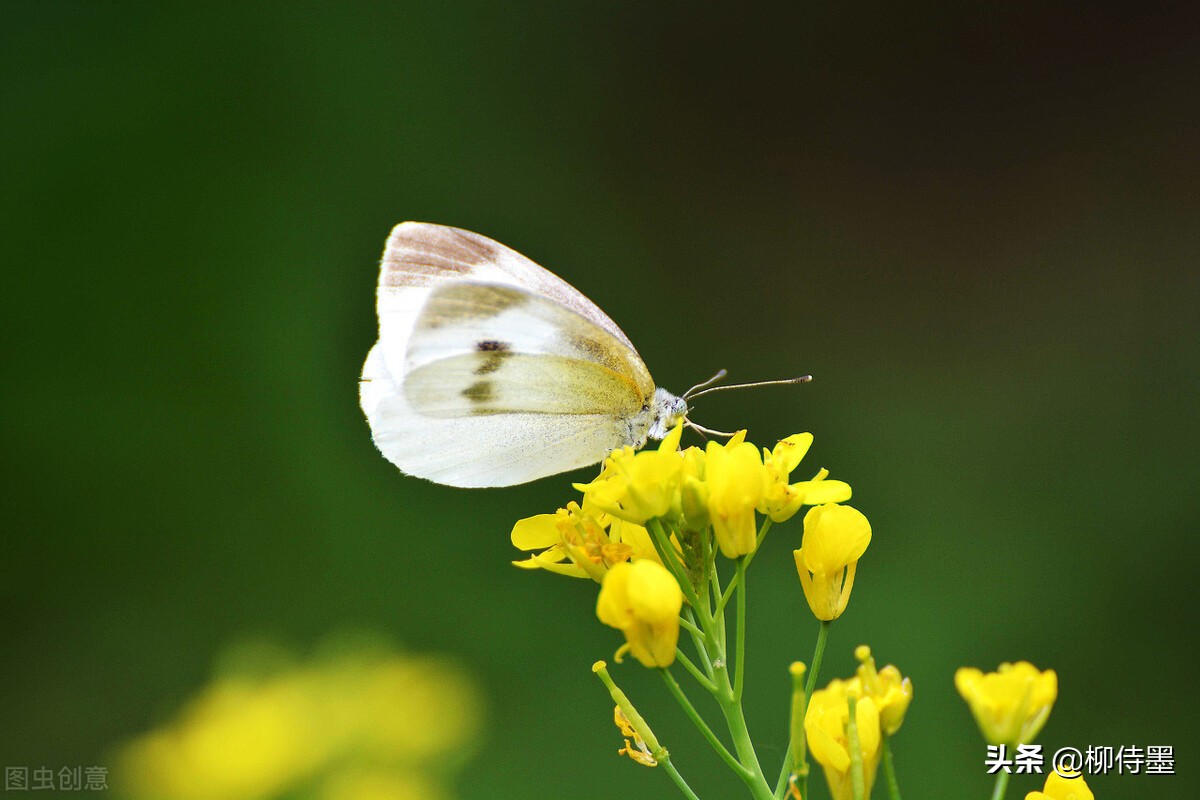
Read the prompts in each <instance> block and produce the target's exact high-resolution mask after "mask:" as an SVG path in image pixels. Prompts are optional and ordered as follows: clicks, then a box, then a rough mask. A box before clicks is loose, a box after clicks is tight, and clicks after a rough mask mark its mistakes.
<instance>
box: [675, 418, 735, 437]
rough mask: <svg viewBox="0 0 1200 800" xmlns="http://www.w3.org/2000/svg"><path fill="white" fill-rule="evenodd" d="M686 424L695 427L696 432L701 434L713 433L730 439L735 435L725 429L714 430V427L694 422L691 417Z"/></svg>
mask: <svg viewBox="0 0 1200 800" xmlns="http://www.w3.org/2000/svg"><path fill="white" fill-rule="evenodd" d="M686 424H687V426H688V427H689V428H693V429H695V430H696V432H697V433H699V434H700V435H701V436H703V435H704V434H706V433H711V434H712V435H713V436H724V437H725V438H726V439H728V438H729V437H730V436H733V434H732V433H726V432H725V431H714V430H713V429H712V428H706V427H704V426H703V425H697V424H696V423H694V422H692V421H691V420H690V419H689V420H687V422H686Z"/></svg>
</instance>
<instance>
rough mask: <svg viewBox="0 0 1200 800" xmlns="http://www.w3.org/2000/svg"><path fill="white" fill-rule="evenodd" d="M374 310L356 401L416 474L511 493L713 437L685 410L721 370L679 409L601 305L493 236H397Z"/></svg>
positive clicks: (409, 228)
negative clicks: (691, 433)
mask: <svg viewBox="0 0 1200 800" xmlns="http://www.w3.org/2000/svg"><path fill="white" fill-rule="evenodd" d="M376 301H377V302H376V310H377V311H378V314H379V340H378V341H377V342H376V343H375V346H374V347H372V348H371V351H370V353H368V354H367V360H366V363H365V364H364V365H363V371H362V379H361V381H360V382H359V400H360V402H361V404H362V409H363V412H364V413H365V414H366V416H367V421H368V423H369V424H370V427H371V435H372V438H373V439H374V441H375V445H376V446H377V447H378V448H379V450H380V452H382V453H383V455H384V456H385V457H386V458H387V459H388V460H389V461H391V462H392V463H393V464H395V465H396V466H397V467H399V468H400V469H401V470H402V471H403V472H406V473H408V474H409V475H415V476H417V477H420V478H425V479H428V480H431V481H434V482H436V483H442V484H447V485H449V486H462V487H484V486H512V485H514V484H519V483H526V482H528V481H532V480H536V479H538V478H542V477H546V476H548V475H555V474H557V473H560V472H566V471H568V470H572V469H577V468H579V467H584V466H587V465H589V464H595V463H597V462H598V461H601V460H602V459H603V458H604V457H605V456H606V455H607V454H608V453H609V452H611V451H613V450H615V449H617V448H621V447H625V446H631V447H634V448H639V447H641V446H643V445H644V444H645V443H646V441H647V440H648V439H662V438H664V437H665V436H666V435H667V433H668V432H670V431H671V430H672V429H673V428H674V427H675V426H676V425H677V424H678V423H679V422H681V421H683V422H687V424H689V425H691V426H693V427H696V428H698V429H700V430H702V431H707V432H710V433H718V432H716V431H709V430H708V429H707V428H701V427H700V426H697V425H695V424H694V423H692V422H690V421H688V420H687V414H688V404H687V398H688V397H689V395H690V396H699V394H702V393H703V392H700V393H697V394H695V395H691V393H692V392H694V391H695V390H696V389H699V388H701V387H703V386H707V385H708V384H710V383H712V382H713V381H715V380H717V379H719V378H720V377H722V376H723V375H724V371H723V370H722V371H721V372H720V373H718V375H717V376H715V377H714V378H713V379H710V380H709V381H705V382H704V383H703V384H700V385H698V386H695V387H692V389H691V390H689V392H687V393H685V394H684V395H682V396H677V395H674V394H672V393H670V392H668V391H667V390H666V389H662V388H659V387H657V386H656V385H655V383H654V380H653V379H652V378H651V377H650V372H649V370H647V369H646V365H645V363H644V362H643V361H642V358H641V356H639V355H638V352H637V349H636V348H635V347H634V346H633V343H632V342H631V341H629V337H627V336H626V335H625V334H624V333H623V332H622V331H621V329H620V328H619V327H617V324H616V323H615V322H613V321H612V320H611V319H609V317H608V316H607V315H606V314H605V313H604V312H603V311H601V310H600V308H599V307H597V306H596V304H595V303H593V302H592V301H591V300H589V299H587V298H586V297H584V296H583V294H581V293H580V292H579V291H578V290H577V289H575V288H574V287H573V286H571V285H570V284H569V283H567V282H566V281H564V280H563V279H562V278H559V277H558V276H556V275H554V274H553V273H551V272H550V271H549V270H546V269H543V268H542V267H540V266H538V265H537V264H535V263H534V262H532V261H530V260H529V259H528V258H526V257H525V256H523V255H521V254H520V253H517V252H516V251H514V250H511V249H509V248H508V247H505V246H504V245H502V244H500V243H499V242H495V241H493V240H491V239H489V238H487V237H486V236H481V235H479V234H477V233H471V232H470V231H465V230H461V229H459V228H451V227H448V226H444V225H434V224H430V223H425V222H402V223H400V224H399V225H397V226H396V227H395V228H393V229H392V232H391V235H390V236H389V237H388V240H387V246H386V248H385V249H384V252H383V259H382V262H381V264H380V270H379V286H378V292H377V295H376ZM796 380H799V379H796ZM778 382H779V383H784V382H795V381H794V380H791V381H778ZM720 388H734V387H720ZM709 391H712V390H709Z"/></svg>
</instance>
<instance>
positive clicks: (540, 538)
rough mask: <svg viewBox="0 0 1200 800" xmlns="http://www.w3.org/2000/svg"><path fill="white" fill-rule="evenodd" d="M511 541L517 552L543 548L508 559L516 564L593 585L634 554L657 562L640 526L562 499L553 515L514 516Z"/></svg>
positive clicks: (636, 557) (647, 536)
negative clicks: (522, 557) (589, 581)
mask: <svg viewBox="0 0 1200 800" xmlns="http://www.w3.org/2000/svg"><path fill="white" fill-rule="evenodd" d="M512 543H513V545H515V546H516V547H518V548H520V549H521V550H538V549H541V548H544V549H542V552H540V553H535V554H533V555H532V556H530V557H529V558H527V559H525V560H524V561H514V562H513V564H515V565H516V566H518V567H521V568H523V569H544V570H547V571H549V572H554V573H557V574H559V575H569V576H571V577H575V578H591V579H592V580H594V581H596V582H597V583H599V582H600V581H602V580H603V579H604V573H606V572H607V571H608V569H609V567H611V566H612V565H613V564H619V563H621V562H623V561H630V560H637V559H640V558H649V559H651V560H653V561H659V557H658V553H657V551H655V549H654V544H653V543H652V542H651V540H650V533H649V531H647V530H646V529H645V528H643V527H642V526H641V525H636V524H634V523H632V522H625V521H624V520H619V519H616V518H614V517H610V516H609V515H607V514H604V513H599V512H598V513H594V514H593V513H588V511H587V510H585V509H584V508H580V507H579V504H578V503H568V504H567V507H566V508H560V509H559V510H558V511H557V512H555V513H554V514H536V515H534V516H532V517H526V518H525V519H522V520H518V522H517V524H516V525H514V526H513V529H512Z"/></svg>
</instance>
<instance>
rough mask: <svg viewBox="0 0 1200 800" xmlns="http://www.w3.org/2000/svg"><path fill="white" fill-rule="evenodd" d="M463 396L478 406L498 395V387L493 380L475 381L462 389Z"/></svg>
mask: <svg viewBox="0 0 1200 800" xmlns="http://www.w3.org/2000/svg"><path fill="white" fill-rule="evenodd" d="M462 396H463V397H465V398H467V399H468V400H470V401H471V402H472V403H474V404H475V405H477V406H481V405H485V404H487V403H489V402H491V401H492V399H493V398H494V397H495V396H496V387H495V386H494V385H493V384H492V382H491V381H475V382H474V383H472V384H471V385H470V386H468V387H467V388H465V389H463V390H462Z"/></svg>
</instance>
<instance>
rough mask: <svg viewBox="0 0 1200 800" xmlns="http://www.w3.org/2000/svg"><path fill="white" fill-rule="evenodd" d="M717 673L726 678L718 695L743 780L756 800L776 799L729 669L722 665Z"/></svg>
mask: <svg viewBox="0 0 1200 800" xmlns="http://www.w3.org/2000/svg"><path fill="white" fill-rule="evenodd" d="M717 675H718V677H720V678H722V679H723V680H724V685H723V686H721V687H720V688H719V690H718V692H717V695H716V697H717V703H718V704H719V705H720V706H721V713H722V714H724V715H725V725H726V726H727V727H728V728H729V735H730V737H731V738H732V739H733V749H734V751H735V752H736V753H737V756H738V760H739V761H740V762H741V763H742V766H743V768H744V769H745V770H746V774H745V776H744V777H743V778H742V780H743V781H744V782H745V784H746V787H747V788H748V789H749V790H750V795H751V796H752V797H754V798H755V799H756V800H774V794H772V792H771V787H770V786H768V785H767V779H766V776H765V775H763V771H762V765H761V764H759V762H758V754H757V753H755V752H754V742H753V741H751V739H750V730H749V728H747V727H746V716H745V714H743V713H742V704H741V702H739V701H738V700H737V699H736V698H735V697H734V696H733V688H732V687H731V686H730V685H729V671H728V669H727V668H725V667H722V668H721V669H719V670H717Z"/></svg>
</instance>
